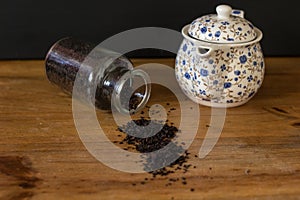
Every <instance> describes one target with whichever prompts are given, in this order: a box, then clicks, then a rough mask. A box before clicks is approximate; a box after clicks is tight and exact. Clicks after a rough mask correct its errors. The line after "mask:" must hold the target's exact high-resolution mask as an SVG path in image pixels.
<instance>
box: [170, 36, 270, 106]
mask: <svg viewBox="0 0 300 200" xmlns="http://www.w3.org/2000/svg"><path fill="white" fill-rule="evenodd" d="M184 46H186V48H187V49H186V51H184V50H183V49H184V48H183V47H184ZM188 52H190V53H188ZM249 55H250V56H249ZM183 61H185V65H183ZM264 72H265V64H264V58H263V53H262V49H261V46H260V44H259V43H254V44H251V45H248V46H239V47H231V48H228V49H218V50H215V51H213V52H212V53H211V55H210V56H208V57H204V58H200V57H199V56H198V51H197V45H196V44H193V45H192V43H191V42H190V41H188V40H187V39H184V40H183V42H182V44H181V47H180V49H179V51H178V54H177V57H176V66H175V73H176V79H177V81H178V83H179V85H180V87H181V88H182V89H183V91H185V93H186V95H187V96H189V97H190V98H191V99H192V100H194V101H195V102H198V103H201V102H203V101H211V102H214V103H218V104H225V103H227V104H235V103H240V102H246V101H248V100H249V99H250V98H251V97H253V96H254V94H255V93H256V92H257V90H258V89H259V88H260V86H261V85H262V82H263V78H264Z"/></svg>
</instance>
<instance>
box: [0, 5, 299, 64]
mask: <svg viewBox="0 0 300 200" xmlns="http://www.w3.org/2000/svg"><path fill="white" fill-rule="evenodd" d="M221 3H227V4H230V5H231V6H232V7H233V8H238V9H243V10H245V12H246V18H247V19H248V20H249V21H251V22H252V23H253V24H254V25H255V26H257V27H258V28H260V29H261V30H262V31H263V33H264V39H263V41H262V46H263V49H264V53H265V55H266V56H299V55H300V48H299V47H298V45H299V43H300V42H299V39H300V38H299V36H300V33H299V32H300V31H299V26H300V17H299V16H300V13H299V12H300V11H299V10H300V9H299V6H298V4H299V3H297V1H296V0H294V1H292V0H285V1H265V0H227V1H225V0H223V1H220V0H195V1H174V0H173V1H171V0H159V1H154V0H152V1H150V0H144V1H143V0H129V1H121V0H110V1H101V0H85V1H75V0H73V1H71V0H48V1H45V0H10V1H1V6H0V24H1V29H0V42H1V43H0V59H42V58H44V57H45V54H46V52H47V50H48V49H49V47H50V46H51V45H52V44H53V43H54V42H55V41H57V40H58V39H60V38H63V37H66V36H74V37H77V38H81V39H84V40H88V41H91V42H93V43H95V44H97V43H100V42H102V41H103V40H105V39H106V38H108V37H110V36H112V35H114V34H117V33H119V32H121V31H125V30H128V29H132V28H137V27H146V26H156V27H164V28H170V29H174V30H177V31H180V30H181V28H182V27H183V26H184V25H186V24H188V23H191V22H192V21H193V20H194V19H195V18H197V17H199V16H202V15H205V14H209V13H215V7H216V6H217V5H218V4H221ZM130 56H131V57H145V56H149V57H152V56H160V57H162V56H170V54H167V53H165V52H162V51H159V50H152V51H151V50H147V51H137V52H133V53H131V54H130Z"/></svg>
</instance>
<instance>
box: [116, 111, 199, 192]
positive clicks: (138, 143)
mask: <svg viewBox="0 0 300 200" xmlns="http://www.w3.org/2000/svg"><path fill="white" fill-rule="evenodd" d="M146 107H147V108H149V106H146ZM171 110H175V109H171ZM142 113H144V112H143V111H142ZM150 123H151V120H148V119H145V118H144V117H141V118H140V119H137V120H133V121H130V122H128V123H127V124H126V125H123V126H122V127H119V128H118V130H119V131H120V132H123V133H124V134H125V137H124V139H123V140H122V141H120V142H119V144H121V145H124V144H126V145H127V147H126V149H129V148H128V147H131V148H132V149H134V150H136V151H138V152H140V153H149V152H153V151H156V150H159V149H162V148H163V147H165V146H166V145H168V144H169V145H171V150H172V151H169V152H163V155H164V156H162V157H160V156H158V157H155V158H153V157H149V156H148V157H146V158H143V165H144V169H145V170H146V171H149V169H153V166H163V164H164V162H165V161H166V160H170V158H174V157H175V158H177V159H175V161H174V162H172V163H171V164H169V165H168V166H166V167H163V168H161V169H158V170H154V171H150V172H148V173H149V174H151V175H152V178H151V179H146V178H145V180H144V181H143V183H141V184H146V183H147V182H148V181H153V180H154V179H155V178H157V177H167V176H168V175H170V174H174V173H176V172H181V173H183V174H184V173H186V172H188V170H189V169H190V168H191V167H192V165H191V164H188V159H189V158H190V153H189V152H188V151H187V150H184V149H183V148H182V147H181V144H177V143H175V142H173V141H172V140H173V139H174V138H175V137H176V133H177V132H178V131H180V130H178V128H177V127H175V126H174V125H173V123H171V125H169V124H167V123H165V124H163V125H162V124H161V122H159V121H155V122H153V123H152V126H158V127H162V128H161V130H160V131H159V132H157V133H156V134H155V135H153V133H152V132H151V130H150V132H147V133H144V132H143V130H144V129H143V127H144V126H147V125H149V124H150ZM153 130H156V128H155V127H154V128H153ZM136 132H138V133H139V134H140V135H141V136H142V137H135V136H132V133H136ZM146 135H153V136H151V137H146V138H144V136H146ZM180 152H182V153H181V154H179V153H180ZM149 155H151V154H149ZM193 168H195V166H193ZM175 182H181V184H182V185H187V184H188V182H187V179H186V177H181V178H169V179H168V183H167V184H165V186H166V187H168V186H171V185H172V184H173V183H175ZM135 185H136V184H135V183H134V184H133V186H135ZM191 191H192V190H191Z"/></svg>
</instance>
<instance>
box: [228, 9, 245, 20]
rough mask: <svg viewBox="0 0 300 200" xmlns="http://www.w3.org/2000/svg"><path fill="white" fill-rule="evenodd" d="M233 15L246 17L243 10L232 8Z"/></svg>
mask: <svg viewBox="0 0 300 200" xmlns="http://www.w3.org/2000/svg"><path fill="white" fill-rule="evenodd" d="M231 15H232V16H237V17H241V18H244V16H245V12H244V11H243V10H237V9H234V10H232V12H231Z"/></svg>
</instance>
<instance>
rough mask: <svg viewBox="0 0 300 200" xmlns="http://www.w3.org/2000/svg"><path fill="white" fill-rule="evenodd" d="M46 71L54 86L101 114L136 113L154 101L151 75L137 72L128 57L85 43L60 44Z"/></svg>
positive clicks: (68, 41) (49, 57)
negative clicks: (112, 112) (99, 110)
mask: <svg viewBox="0 0 300 200" xmlns="http://www.w3.org/2000/svg"><path fill="white" fill-rule="evenodd" d="M45 67H46V75H47V78H48V80H49V81H50V82H51V83H54V84H55V85H57V86H59V87H60V88H61V89H62V90H63V91H64V92H66V93H67V94H70V95H72V94H73V96H74V94H75V93H76V95H75V96H76V98H78V99H80V100H83V101H85V102H92V103H93V105H94V106H95V107H96V108H98V109H101V110H110V109H113V108H115V109H116V110H117V111H119V112H121V113H134V112H136V111H138V110H140V109H142V108H143V107H144V106H145V104H146V103H147V101H148V99H149V97H150V92H151V86H150V78H149V76H148V74H147V73H145V72H144V71H143V70H139V69H134V68H133V65H132V63H131V62H130V61H129V60H128V59H127V58H126V57H125V56H122V55H120V54H118V53H115V52H112V51H109V50H107V49H103V48H100V47H98V46H95V45H93V44H91V43H88V42H85V41H81V40H77V39H74V38H64V39H61V40H59V41H58V42H56V43H55V44H54V45H53V46H52V47H51V49H50V50H49V52H48V53H47V56H46V59H45ZM75 83H76V84H75ZM75 85H76V87H74V86H75Z"/></svg>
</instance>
